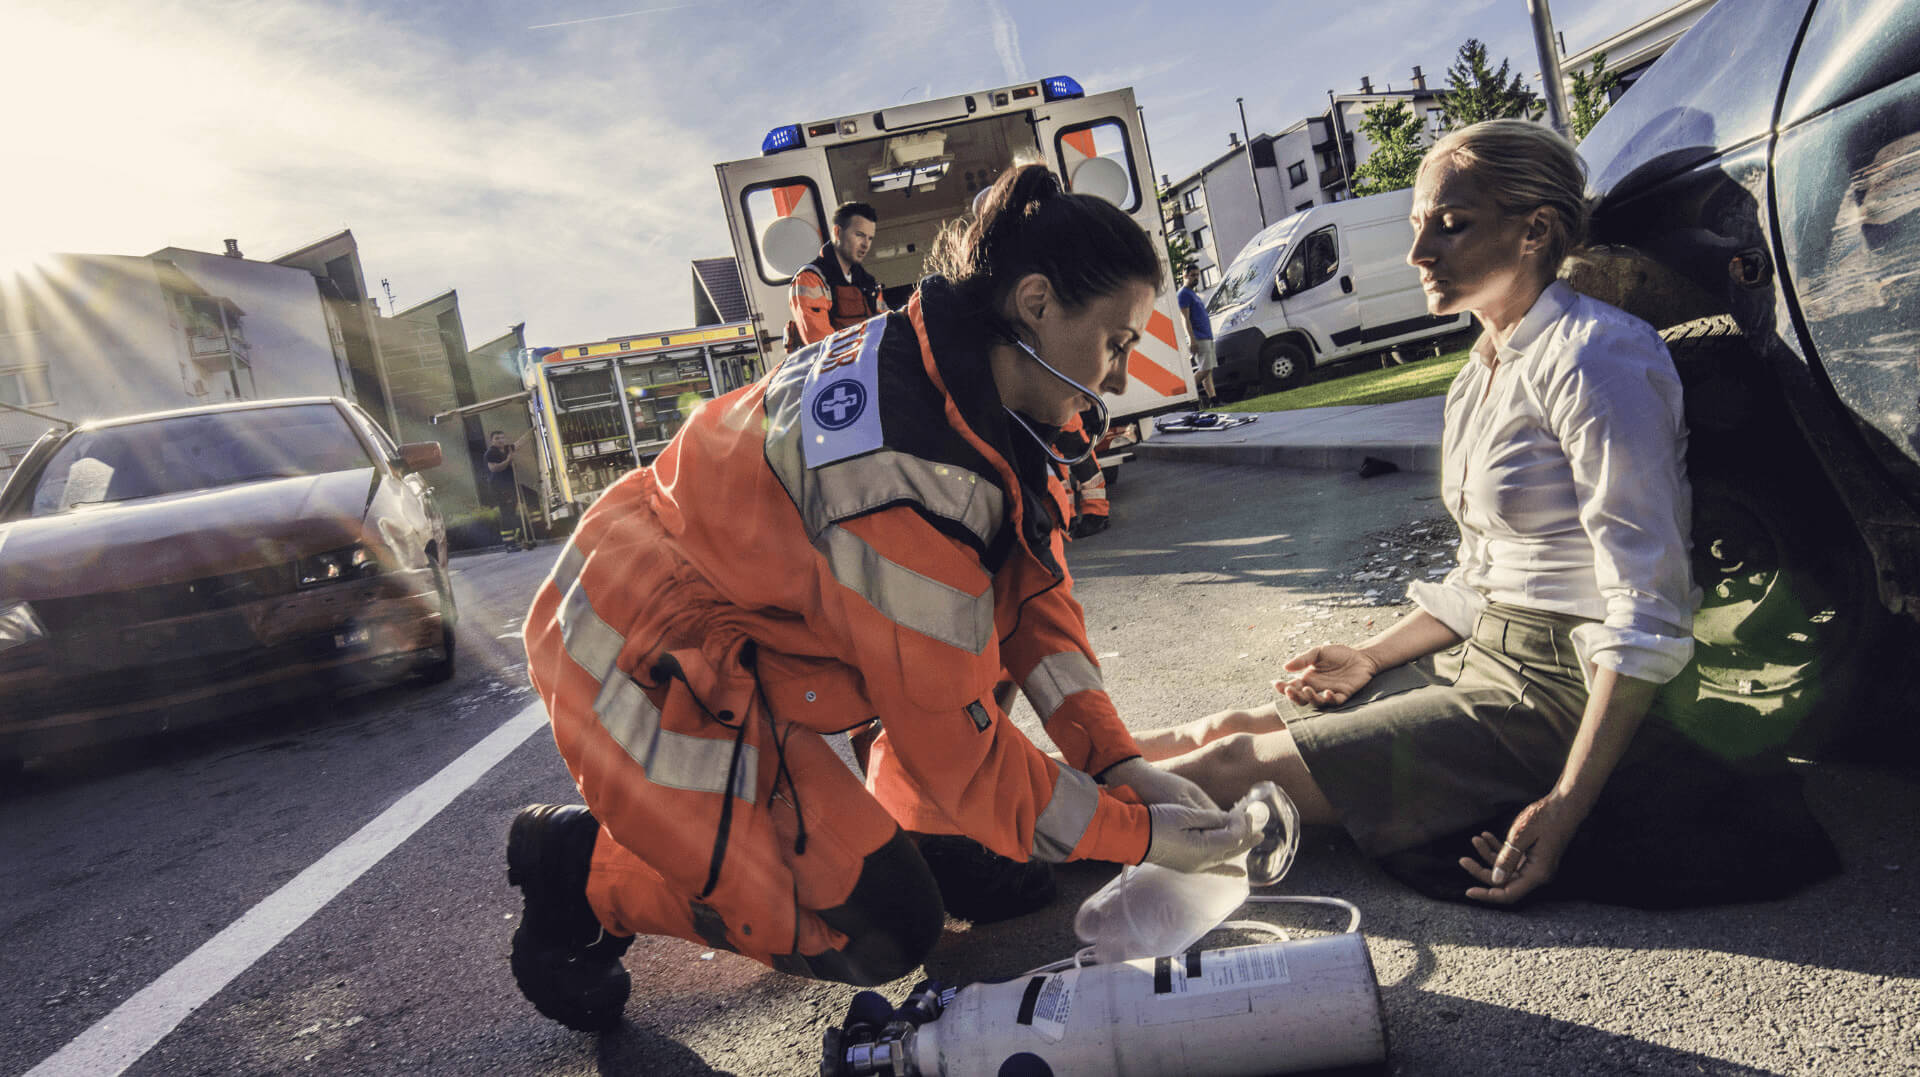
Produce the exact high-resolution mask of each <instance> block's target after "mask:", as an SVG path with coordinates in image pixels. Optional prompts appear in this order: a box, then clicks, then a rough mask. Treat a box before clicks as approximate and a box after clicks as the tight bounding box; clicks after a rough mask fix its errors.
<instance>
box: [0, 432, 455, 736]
mask: <svg viewBox="0 0 1920 1077" xmlns="http://www.w3.org/2000/svg"><path fill="white" fill-rule="evenodd" d="M440 457H441V453H440V447H439V446H438V445H436V444H432V443H422V444H418V445H411V444H410V445H395V444H394V443H393V442H392V440H391V439H389V438H388V437H387V435H386V433H385V432H384V431H382V430H381V429H380V428H379V427H378V426H377V425H376V424H374V423H373V422H372V421H371V420H370V419H369V418H368V417H367V416H366V415H365V414H364V413H363V412H361V411H360V410H359V409H358V408H357V407H356V406H355V405H353V404H351V403H349V402H347V401H345V400H339V399H329V398H302V399H289V400H267V401H253V402H246V403H240V404H228V405H217V406H211V407H202V408H193V409H187V410H181V411H172V412H164V413H158V414H152V415H141V416H134V417H129V418H121V419H112V420H107V421H101V422H94V423H86V424H82V425H80V426H78V427H76V428H73V429H70V430H66V431H64V432H50V433H49V434H48V435H47V436H45V437H43V438H42V439H41V440H40V442H38V443H37V444H36V445H34V447H33V448H32V449H31V450H29V451H28V452H27V454H26V455H25V456H24V457H22V459H21V460H20V461H19V464H18V466H16V467H15V468H14V469H13V474H12V475H11V477H10V478H9V479H8V481H7V483H6V485H5V487H4V488H0V700H4V701H5V703H4V706H3V707H0V760H5V761H9V762H14V763H17V762H18V761H19V760H22V759H26V758H31V757H34V756H38V755H44V754H49V753H54V752H63V751H70V750H74V749H79V748H84V747H88V746H91V745H96V744H99V743H103V742H105V741H108V740H113V739H119V738H124V737H129V736H135V735H140V734H146V733H152V732H157V731H161V730H165V729H169V728H173V727H175V726H179V725H185V724H189V723H192V722H196V721H202V720H206V719H209V718H213V717H216V716H220V715H226V714H231V713H234V712H237V711H242V710H251V709H255V708H259V707H261V706H263V705H266V704H268V703H270V702H273V701H275V700H279V699H285V698H290V697H293V696H298V695H307V694H312V693H314V692H316V691H325V690H330V689H334V688H338V687H340V686H342V685H364V684H367V683H384V682H386V681H390V680H397V679H400V678H403V677H406V676H408V675H410V674H415V673H418V674H422V675H424V676H426V677H428V678H430V679H445V678H446V677H448V676H451V674H452V672H453V661H454V650H453V646H454V635H453V632H454V629H453V626H454V621H455V617H456V613H455V609H454V600H453V590H452V587H451V583H450V580H449V577H448V573H447V567H446V566H447V554H446V527H445V523H444V521H443V520H442V518H441V515H440V512H439V511H438V509H437V508H436V507H435V506H434V503H433V498H432V493H431V488H430V487H429V486H428V485H427V484H426V481H425V479H424V477H423V476H422V475H421V474H420V472H422V471H425V470H427V469H429V468H432V467H435V466H438V465H439V464H440V462H441V459H440Z"/></svg>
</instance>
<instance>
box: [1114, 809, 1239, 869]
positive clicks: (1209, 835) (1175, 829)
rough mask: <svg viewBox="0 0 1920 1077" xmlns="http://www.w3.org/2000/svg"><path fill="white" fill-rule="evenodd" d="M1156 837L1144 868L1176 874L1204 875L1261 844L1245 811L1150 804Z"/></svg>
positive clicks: (1149, 839) (1149, 814)
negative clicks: (1200, 872) (1206, 871)
mask: <svg viewBox="0 0 1920 1077" xmlns="http://www.w3.org/2000/svg"><path fill="white" fill-rule="evenodd" d="M1147 814H1148V816H1149V817H1150V818H1151V819H1152V822H1153V833H1152V836H1151V837H1150V838H1148V840H1147V856H1146V859H1145V860H1143V861H1141V863H1144V864H1158V865H1160V866H1161V867H1163V868H1171V869H1173V870H1174V871H1200V870H1203V869H1205V868H1210V867H1212V866H1213V865H1215V864H1220V863H1224V862H1226V861H1228V860H1232V859H1233V858H1234V857H1236V856H1239V855H1240V854H1241V853H1244V852H1246V851H1247V850H1249V849H1251V848H1253V847H1254V846H1255V845H1258V844H1259V843H1260V831H1259V830H1257V829H1255V828H1254V825H1253V821H1252V820H1251V819H1250V818H1248V816H1247V813H1246V812H1245V811H1230V812H1227V811H1220V810H1218V809H1215V808H1190V807H1187V806H1186V805H1185V804H1149V805H1147Z"/></svg>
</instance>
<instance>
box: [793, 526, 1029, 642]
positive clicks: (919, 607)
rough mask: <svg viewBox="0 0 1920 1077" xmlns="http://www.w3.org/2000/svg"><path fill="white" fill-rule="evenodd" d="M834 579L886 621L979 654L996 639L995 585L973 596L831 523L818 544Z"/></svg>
mask: <svg viewBox="0 0 1920 1077" xmlns="http://www.w3.org/2000/svg"><path fill="white" fill-rule="evenodd" d="M817 545H818V546H819V549H820V552H821V553H822V554H825V555H826V558H827V564H828V566H829V567H831V568H832V569H833V578H834V579H836V580H838V581H840V583H841V585H842V586H844V587H846V588H848V589H849V590H851V591H853V592H854V593H855V594H858V595H859V596H860V597H861V598H864V599H866V600H867V601H868V602H869V603H871V604H872V605H873V608H874V609H877V610H879V611H880V612H881V614H882V615H884V616H885V617H886V618H887V620H889V621H892V622H893V623H894V624H897V625H900V626H901V627H903V628H911V629H913V630H914V631H916V632H919V633H920V634H922V635H924V636H928V637H931V638H933V639H937V640H939V641H940V642H942V643H946V644H949V645H951V646H954V647H958V648H960V649H961V650H963V651H966V652H967V653H968V654H980V653H981V652H983V651H985V650H986V648H987V644H989V643H991V642H993V584H992V582H991V581H989V582H988V584H987V586H986V589H985V590H983V591H981V592H980V593H979V594H977V595H970V594H968V593H966V592H965V591H962V590H960V589H959V588H956V587H949V586H947V585H946V584H944V583H941V582H940V581H939V580H935V579H931V578H929V577H926V576H922V575H921V574H919V573H918V572H915V571H913V570H912V569H910V568H907V567H906V566H905V565H902V564H899V563H898V562H895V561H890V560H888V559H887V558H886V557H884V556H882V555H881V553H880V551H878V550H876V549H874V548H873V547H872V546H869V545H867V543H866V541H865V540H864V539H862V538H860V536H858V535H856V534H854V533H853V532H851V531H848V530H845V529H844V528H839V527H829V528H827V530H826V531H825V532H824V533H822V534H821V536H820V538H819V541H818V543H817Z"/></svg>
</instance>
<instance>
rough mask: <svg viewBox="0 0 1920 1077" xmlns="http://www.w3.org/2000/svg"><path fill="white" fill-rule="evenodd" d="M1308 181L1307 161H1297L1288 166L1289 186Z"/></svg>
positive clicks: (1296, 185)
mask: <svg viewBox="0 0 1920 1077" xmlns="http://www.w3.org/2000/svg"><path fill="white" fill-rule="evenodd" d="M1305 182H1307V162H1305V161H1295V162H1293V163H1292V164H1290V165H1288V166H1287V186H1289V187H1298V186H1300V185H1301V184H1303V183H1305Z"/></svg>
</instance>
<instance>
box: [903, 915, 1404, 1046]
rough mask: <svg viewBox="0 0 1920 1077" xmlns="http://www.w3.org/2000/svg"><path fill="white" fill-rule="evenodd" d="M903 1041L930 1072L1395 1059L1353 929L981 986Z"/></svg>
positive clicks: (1363, 947)
mask: <svg viewBox="0 0 1920 1077" xmlns="http://www.w3.org/2000/svg"><path fill="white" fill-rule="evenodd" d="M900 1046H901V1048H902V1051H901V1054H903V1055H904V1056H905V1060H906V1061H907V1063H908V1065H907V1067H906V1069H905V1072H906V1073H911V1074H920V1075H923V1077H934V1075H939V1077H974V1075H978V1077H1041V1075H1052V1074H1062V1075H1077V1074H1115V1075H1118V1077H1126V1075H1132V1074H1139V1075H1143V1077H1146V1075H1152V1077H1157V1075H1161V1074H1183V1075H1186V1077H1257V1075H1260V1074H1269V1073H1295V1072H1299V1071H1302V1070H1317V1069H1328V1068H1333V1067H1338V1066H1357V1065H1366V1064H1370V1063H1378V1062H1381V1061H1383V1060H1384V1059H1385V1058H1386V1054H1387V1039H1386V1028H1385V1025H1384V1024H1383V1022H1382V1020H1381V1013H1380V992H1379V987H1378V985H1377V984H1376V982H1375V980H1374V974H1373V961H1372V959H1371V958H1370V957H1369V956H1368V953H1367V944H1366V939H1365V938H1364V937H1363V936H1361V935H1360V934H1358V933H1357V932H1349V933H1345V934H1340V935H1332V936H1328V937H1325V938H1316V939H1299V940H1289V941H1284V942H1273V943H1263V944H1261V945H1257V946H1237V947H1231V948H1228V949H1221V950H1193V951H1189V952H1188V953H1186V954H1183V955H1178V956H1173V957H1154V958H1140V959H1136V960H1132V961H1125V962H1121V963H1119V964H1113V965H1085V966H1081V967H1079V968H1069V969H1065V970H1062V971H1059V972H1053V973H1047V974H1045V975H1036V976H1028V977H1022V978H1020V979H1016V980H1010V981H1007V982H1005V983H998V984H973V985H970V986H968V987H964V988H961V989H960V990H959V991H958V992H957V993H955V994H954V995H953V997H952V1000H951V1001H949V1002H947V1003H946V1004H945V1005H944V1006H943V1007H942V1008H941V1011H940V1014H939V1017H938V1019H936V1020H933V1021H930V1022H928V1023H926V1024H922V1025H920V1026H918V1027H917V1028H914V1029H913V1030H912V1031H911V1033H909V1034H908V1035H907V1037H906V1042H904V1043H902V1044H901V1045H900ZM894 1072H900V1071H898V1070H895V1071H894Z"/></svg>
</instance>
